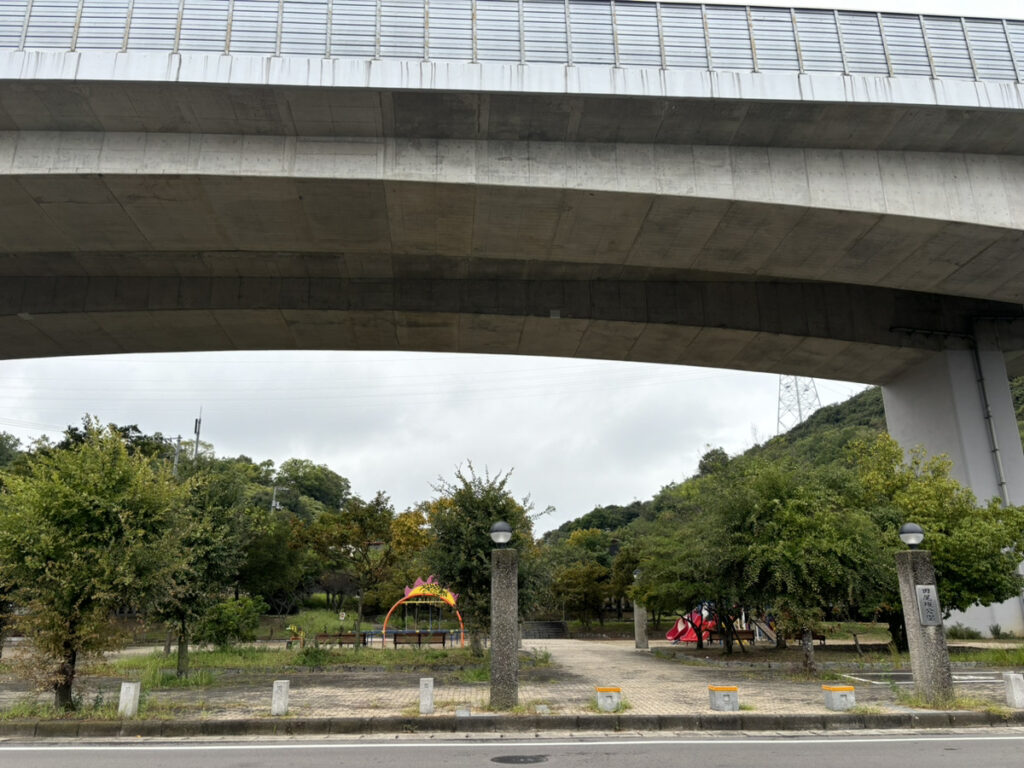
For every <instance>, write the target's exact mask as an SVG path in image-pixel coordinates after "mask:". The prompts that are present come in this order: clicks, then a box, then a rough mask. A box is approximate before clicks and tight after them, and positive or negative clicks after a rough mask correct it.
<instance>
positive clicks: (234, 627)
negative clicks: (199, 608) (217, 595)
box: [196, 596, 268, 648]
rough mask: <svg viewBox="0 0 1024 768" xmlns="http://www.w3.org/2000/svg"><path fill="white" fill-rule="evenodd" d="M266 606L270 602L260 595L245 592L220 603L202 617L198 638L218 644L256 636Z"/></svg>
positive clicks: (226, 644)
mask: <svg viewBox="0 0 1024 768" xmlns="http://www.w3.org/2000/svg"><path fill="white" fill-rule="evenodd" d="M267 610H268V606H267V604H266V603H265V602H263V600H262V599H261V598H259V597H248V596H244V597H240V598H238V599H237V600H226V601H224V602H223V603H217V605H215V606H213V608H211V609H210V611H209V613H207V614H206V616H204V617H203V620H202V622H201V623H200V625H199V630H198V632H196V639H198V640H201V641H204V642H209V643H213V644H214V645H216V646H217V647H218V648H227V647H230V646H231V645H233V644H235V643H242V642H247V641H250V640H255V639H256V628H257V627H258V626H259V622H260V616H261V615H262V614H263V613H264V611H267Z"/></svg>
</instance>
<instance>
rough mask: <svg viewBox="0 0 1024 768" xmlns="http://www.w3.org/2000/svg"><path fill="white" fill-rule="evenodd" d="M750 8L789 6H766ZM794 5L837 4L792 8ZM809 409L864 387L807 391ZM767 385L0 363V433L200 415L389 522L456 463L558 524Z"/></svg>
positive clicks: (98, 360)
mask: <svg viewBox="0 0 1024 768" xmlns="http://www.w3.org/2000/svg"><path fill="white" fill-rule="evenodd" d="M759 4H760V5H783V6H785V5H789V3H776V2H770V0H769V1H767V2H762V3H759ZM797 5H799V6H801V7H833V5H831V4H829V3H819V2H814V1H813V0H812V1H811V2H801V3H797ZM834 7H842V8H850V9H868V10H891V11H902V12H911V13H937V14H956V15H974V16H1005V17H1008V18H1024V0H1012V2H1007V1H1005V0H972V1H971V2H962V1H961V0H905V1H904V2H889V3H867V2H857V0H843V1H842V2H838V3H836V4H835V6H834ZM817 386H818V393H819V395H820V398H821V401H822V403H823V404H825V403H829V402H835V401H838V400H843V399H845V398H847V397H849V396H850V395H851V394H853V393H855V392H857V391H859V390H860V389H862V387H861V386H860V385H857V384H848V383H842V382H831V381H822V380H819V381H818V382H817ZM777 396H778V377H777V376H773V375H766V374H748V373H740V372H735V371H720V370H713V369H701V368H684V367H678V366H657V365H640V364H636V363H607V362H597V361H581V360H564V359H543V358H517V357H496V356H469V355H435V354H400V353H396V352H381V353H364V352H358V353H357V352H332V353H321V352H296V353H282V352H252V353H230V354H229V353H218V354H209V353H204V354H187V355H186V354H181V355H132V356H106V357H95V358H61V359H51V360H16V361H0V429H2V430H6V431H8V432H11V433H13V434H15V435H17V436H18V437H19V438H21V439H22V441H24V442H29V441H31V440H32V439H33V438H35V437H38V436H40V435H42V434H49V435H51V436H55V435H58V434H59V433H60V431H61V430H62V429H63V428H64V427H65V426H66V425H67V424H77V423H78V422H79V421H80V420H81V418H82V415H83V414H84V413H87V412H88V413H91V414H94V415H96V416H98V417H100V418H101V419H102V420H103V421H105V422H115V423H118V424H131V423H134V424H138V425H139V427H140V428H141V429H143V430H144V431H146V432H156V431H159V432H163V433H164V434H165V435H172V436H173V435H177V434H179V433H180V434H182V435H183V436H185V437H189V436H190V435H191V431H192V425H193V420H194V418H195V417H196V416H197V415H198V414H199V410H200V408H202V412H203V431H202V437H203V439H204V440H206V441H209V442H211V443H213V445H214V447H215V449H216V451H217V453H218V455H222V456H233V455H237V454H240V453H245V454H247V455H249V456H251V457H253V458H254V459H257V460H262V459H268V458H269V459H272V460H273V461H274V462H275V463H278V464H279V463H280V462H281V461H283V460H284V459H287V458H289V457H299V458H308V459H311V460H313V461H315V462H317V463H323V464H327V465H329V466H330V467H331V468H333V469H334V470H336V471H337V472H340V473H341V474H343V475H345V476H346V477H348V478H349V479H350V480H351V482H352V486H353V488H354V490H355V491H356V492H357V493H359V494H360V495H364V496H370V495H372V494H373V493H374V492H375V491H377V490H378V489H383V490H384V491H386V492H387V493H388V494H390V496H391V498H392V500H393V502H394V504H395V506H396V508H398V509H399V510H401V509H404V508H406V507H407V506H409V505H411V504H414V503H415V502H417V501H420V500H422V499H426V498H430V497H431V496H432V495H433V491H432V488H431V486H432V484H433V483H434V482H436V480H437V478H438V477H439V476H444V477H447V478H450V477H451V476H452V473H453V471H454V470H455V468H456V467H457V466H458V465H460V464H464V463H465V462H466V461H467V460H470V461H472V462H473V463H474V465H475V466H476V467H477V469H478V470H479V471H483V470H484V469H485V468H487V469H489V470H490V471H491V472H495V471H498V470H509V469H512V470H514V471H513V474H512V479H511V487H512V490H513V492H514V493H515V494H516V495H517V496H520V497H522V496H525V495H527V494H529V495H530V496H531V497H532V500H533V502H534V504H535V507H536V509H538V510H542V509H544V508H545V507H548V506H552V507H554V508H555V512H554V513H553V514H552V515H549V516H546V517H543V518H541V519H540V520H538V530H539V531H544V530H547V529H550V528H553V527H557V526H558V525H559V524H560V523H562V522H564V521H565V520H568V519H571V518H575V517H578V516H580V515H582V514H584V513H586V512H588V511H589V510H591V509H592V508H593V507H594V506H596V505H601V504H627V503H629V502H630V501H633V500H634V499H646V498H649V497H650V496H651V495H652V494H654V493H656V492H657V491H658V489H659V488H661V487H662V486H663V485H665V484H666V483H669V482H672V481H675V480H680V479H683V478H684V477H687V476H689V475H690V474H692V473H693V471H694V470H695V468H696V464H697V460H698V459H699V458H700V456H701V454H702V453H703V452H704V451H705V450H706V447H707V446H721V447H723V448H725V449H726V451H728V452H729V453H730V454H734V453H737V452H739V451H742V450H744V449H745V448H747V447H749V446H751V445H753V444H754V443H755V442H761V441H763V440H765V439H766V438H768V437H770V436H771V435H773V434H774V433H775V425H776V403H777Z"/></svg>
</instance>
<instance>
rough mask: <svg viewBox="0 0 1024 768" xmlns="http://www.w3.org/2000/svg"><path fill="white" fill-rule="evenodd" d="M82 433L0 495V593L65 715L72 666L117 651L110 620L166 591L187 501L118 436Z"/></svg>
mask: <svg viewBox="0 0 1024 768" xmlns="http://www.w3.org/2000/svg"><path fill="white" fill-rule="evenodd" d="M85 432H86V435H85V438H84V440H82V441H81V442H80V443H77V444H76V445H73V446H71V447H69V448H66V449H53V450H50V451H47V452H46V453H43V454H39V455H37V456H35V457H33V459H32V460H31V462H30V464H29V466H28V469H27V473H26V474H25V475H23V476H15V475H8V476H7V477H5V479H4V482H5V491H4V493H3V494H0V583H3V584H6V585H8V586H9V587H10V588H12V589H13V594H12V598H13V600H14V602H16V604H17V605H18V606H19V608H20V609H21V610H23V611H24V614H23V615H20V616H19V618H18V621H19V624H21V625H23V627H24V631H25V634H26V636H28V637H30V638H31V639H32V643H33V648H34V651H35V653H36V654H37V660H38V670H39V671H40V672H41V673H42V674H43V676H44V677H45V679H46V681H47V682H48V684H49V685H51V686H52V688H53V690H54V701H55V704H56V706H57V707H59V708H62V709H69V708H72V707H73V706H74V703H73V702H74V699H73V697H72V689H73V684H74V680H75V673H76V669H77V665H78V661H79V659H80V658H81V657H82V656H83V655H85V654H89V653H97V652H100V651H104V650H107V649H108V648H110V647H112V646H113V645H115V644H116V642H117V638H116V636H115V634H114V632H113V628H112V626H111V622H110V614H111V612H112V611H113V610H114V609H116V608H117V607H119V606H123V605H133V606H138V607H145V606H147V605H148V604H150V603H151V602H152V601H153V600H154V598H156V597H159V596H160V595H161V594H162V593H163V591H164V590H165V589H166V587H167V584H168V579H169V576H170V572H171V570H172V568H173V563H174V561H175V560H176V559H177V557H178V555H179V552H180V542H179V539H178V536H177V525H176V521H177V515H178V510H180V508H181V506H182V505H183V503H184V500H185V499H184V494H185V490H184V489H182V488H181V487H180V486H179V485H178V484H177V483H175V482H174V480H173V479H172V478H171V476H170V471H169V468H167V467H166V465H165V464H164V463H163V462H159V463H157V462H154V461H153V460H152V459H150V458H148V457H146V456H145V455H143V454H141V453H134V454H133V453H131V452H130V451H129V450H128V446H127V444H126V442H125V440H124V438H123V437H122V435H121V434H120V433H119V432H118V431H117V430H116V429H114V428H112V427H107V428H101V427H100V426H99V425H98V423H96V422H95V421H89V422H87V424H86V426H85Z"/></svg>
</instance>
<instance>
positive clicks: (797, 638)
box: [786, 632, 825, 645]
mask: <svg viewBox="0 0 1024 768" xmlns="http://www.w3.org/2000/svg"><path fill="white" fill-rule="evenodd" d="M811 637H812V638H814V639H815V640H817V641H818V645H824V644H825V636H824V635H822V634H820V633H819V632H812V633H811ZM786 639H787V640H792V641H794V642H797V643H800V642H803V639H804V633H803V632H794V633H793V634H792V635H786Z"/></svg>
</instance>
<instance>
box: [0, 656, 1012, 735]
mask: <svg viewBox="0 0 1024 768" xmlns="http://www.w3.org/2000/svg"><path fill="white" fill-rule="evenodd" d="M662 645H665V644H664V643H660V642H658V641H655V642H654V643H652V646H653V647H658V646H662ZM523 646H524V650H526V651H529V652H533V651H536V652H542V651H546V652H547V653H549V654H550V655H551V662H552V665H551V668H550V669H546V668H541V669H539V670H535V671H533V672H531V673H530V674H527V675H524V676H523V679H522V680H521V683H520V693H519V699H520V704H521V705H522V707H523V709H524V711H527V712H534V711H535V710H536V707H537V705H545V706H547V707H548V709H549V710H550V712H551V713H552V714H569V715H573V714H586V713H590V712H593V709H592V707H593V701H594V698H595V691H594V688H595V687H596V686H617V687H619V688H621V689H622V695H623V698H624V700H625V702H626V703H627V704H628V712H629V714H639V715H693V714H701V713H706V712H708V711H709V710H710V708H709V704H708V691H707V687H708V685H709V684H724V685H737V686H738V687H739V700H740V705H741V707H742V708H743V709H744V710H749V711H752V712H755V713H765V714H821V713H824V712H826V711H827V710H826V709H825V705H824V697H823V694H822V691H821V683H820V682H804V681H799V680H793V679H792V678H789V677H785V676H779V675H777V674H776V675H775V676H774V678H773V677H770V674H771V673H769V672H768V671H766V670H758V669H751V668H737V667H710V666H707V667H706V666H695V665H687V664H682V663H679V662H676V661H672V660H668V659H664V658H658V657H656V656H654V655H652V654H651V653H649V652H646V651H638V650H636V649H635V648H634V647H633V642H632V641H627V640H604V641H594V640H526V641H524V643H523ZM397 652H407V653H415V652H416V651H413V650H408V651H406V650H401V651H397ZM435 674H436V677H435V686H434V698H435V709H436V713H437V714H439V715H440V714H448V715H450V714H453V713H454V712H455V710H456V708H457V707H469V708H470V710H471V711H473V712H481V711H484V710H486V708H487V702H488V698H489V687H488V684H487V683H464V682H457V681H453V677H454V675H452V674H447V673H435ZM285 676H286V677H288V678H289V679H290V680H291V696H290V709H289V714H290V715H293V716H295V717H384V716H394V715H405V716H412V715H416V714H417V713H418V705H419V676H418V675H417V674H415V673H400V672H384V671H383V670H381V669H374V668H368V669H362V670H345V671H335V670H326V671H322V672H315V671H314V672H298V673H292V674H288V675H282V674H278V675H271V674H247V673H245V674H238V675H224V676H223V677H221V678H220V679H219V680H218V681H217V683H216V684H215V685H213V686H210V687H206V688H191V689H169V690H158V691H152V692H150V693H149V694H148V699H149V702H150V703H151V704H154V705H158V706H159V708H160V709H161V710H162V711H163V712H166V713H169V714H173V716H176V717H184V718H201V719H234V718H242V717H253V716H262V715H266V714H269V709H270V691H271V685H272V681H273V679H274V678H275V677H285ZM118 688H119V681H116V680H109V679H108V680H90V679H85V680H83V681H82V694H83V699H84V700H86V701H91V700H93V698H94V697H95V696H96V695H97V693H101V694H102V695H103V696H104V697H105V698H106V700H107V701H110V700H115V699H116V697H117V691H118ZM961 692H963V693H969V694H970V695H972V696H982V697H985V698H989V699H992V700H993V701H995V702H999V701H1000V699H1001V698H1002V691H1001V687H1000V686H994V685H992V686H980V685H975V686H971V687H970V689H969V690H967V689H964V690H962V691H961ZM26 695H31V694H30V693H29V692H28V691H27V690H26V689H25V687H24V686H23V685H22V684H19V683H18V682H17V681H14V680H12V679H10V678H6V679H3V680H0V708H6V707H8V706H10V705H11V704H12V703H13V702H15V701H17V700H18V699H23V698H24V697H25V696H26ZM856 698H857V704H858V705H860V706H868V707H871V708H872V709H873V710H876V711H878V712H905V711H907V710H906V709H904V708H903V707H901V706H899V705H898V704H896V703H895V695H894V693H893V691H892V689H891V688H890V687H888V686H879V685H863V684H857V687H856Z"/></svg>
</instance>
